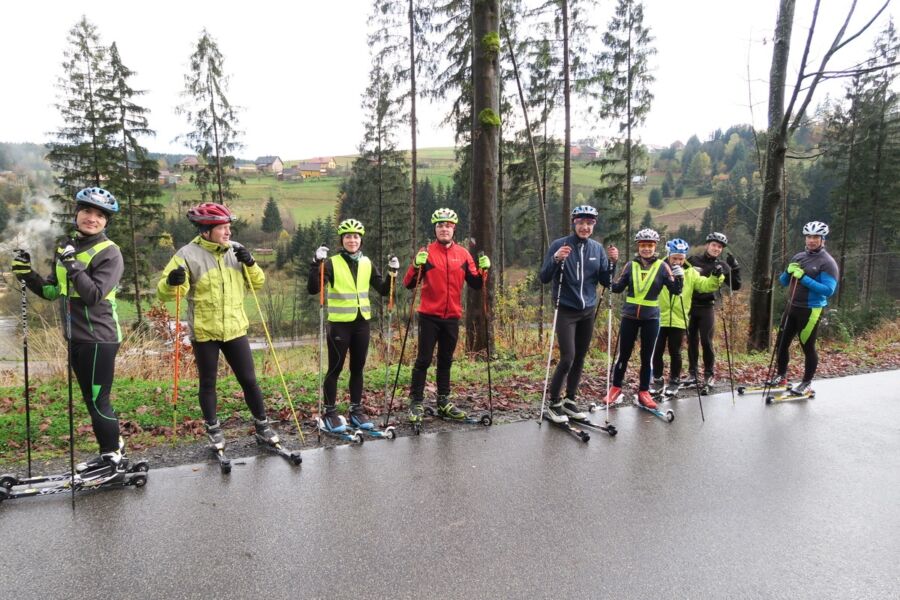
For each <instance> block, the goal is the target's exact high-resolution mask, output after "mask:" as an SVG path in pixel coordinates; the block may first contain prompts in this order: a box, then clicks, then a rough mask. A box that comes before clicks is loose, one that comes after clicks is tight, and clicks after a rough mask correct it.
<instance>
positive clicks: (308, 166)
mask: <svg viewBox="0 0 900 600" xmlns="http://www.w3.org/2000/svg"><path fill="white" fill-rule="evenodd" d="M297 168H298V169H300V170H301V171H321V170H322V163H317V162H302V163H300V164H298V165H297Z"/></svg>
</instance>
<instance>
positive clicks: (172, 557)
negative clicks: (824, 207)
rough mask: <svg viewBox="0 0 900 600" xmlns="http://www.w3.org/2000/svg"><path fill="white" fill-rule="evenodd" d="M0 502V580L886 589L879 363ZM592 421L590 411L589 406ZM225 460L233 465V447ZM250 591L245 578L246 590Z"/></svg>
mask: <svg viewBox="0 0 900 600" xmlns="http://www.w3.org/2000/svg"><path fill="white" fill-rule="evenodd" d="M816 387H817V390H818V397H817V398H816V399H815V400H812V401H808V402H794V403H786V404H781V405H776V406H765V405H764V403H763V401H762V399H761V398H760V397H759V396H745V397H738V401H737V405H736V406H735V407H732V402H731V396H730V394H726V395H718V396H713V397H708V398H704V409H705V412H706V423H705V424H704V423H701V420H700V413H699V410H698V407H697V400H696V397H688V398H685V399H680V400H677V401H676V402H674V403H667V404H666V405H664V406H669V405H670V406H672V407H673V408H674V409H675V411H676V414H677V417H676V419H675V422H674V423H672V424H667V423H665V422H663V421H661V420H659V419H656V418H655V417H653V416H652V415H650V414H649V413H646V412H644V411H639V410H638V409H636V408H633V407H623V408H620V409H618V410H615V411H611V412H612V415H611V416H612V420H613V422H614V423H615V424H616V426H617V427H618V429H619V436H618V437H616V438H614V439H610V438H608V437H607V436H606V435H605V434H603V433H600V432H597V433H594V434H592V439H591V441H590V442H589V443H588V444H583V443H581V442H579V441H577V440H575V439H574V438H572V437H570V436H568V435H567V434H565V433H564V432H562V431H560V430H557V429H555V428H552V427H551V426H549V425H548V424H545V425H544V426H543V427H540V428H539V427H538V426H537V425H536V424H535V423H534V422H524V423H517V424H512V425H503V426H498V427H493V428H489V429H484V428H480V427H474V428H473V429H472V431H467V432H455V433H445V434H437V435H422V436H421V437H419V438H412V437H410V438H401V439H398V440H396V441H393V442H390V441H377V442H376V441H370V442H367V443H366V444H365V445H364V446H363V447H361V448H358V447H348V446H342V447H337V448H333V449H330V450H318V451H310V452H306V453H304V462H303V465H302V467H299V468H295V467H291V466H290V465H289V464H288V463H287V462H286V461H284V460H282V459H280V458H278V457H275V456H271V457H262V458H259V459H249V460H246V461H245V462H244V463H243V464H235V466H234V470H233V472H232V473H231V475H230V476H227V477H225V476H222V475H220V474H219V472H218V468H217V466H216V465H215V464H213V463H209V464H203V465H195V466H193V467H179V468H171V469H160V470H153V471H151V473H150V477H151V479H150V483H149V484H148V485H147V486H146V487H145V488H143V489H134V488H127V489H121V490H114V491H102V492H97V493H90V494H84V495H81V496H79V497H78V499H77V506H76V509H75V511H74V512H73V511H72V510H71V509H70V505H69V499H68V496H55V497H48V498H40V499H26V500H18V501H9V502H4V503H3V505H2V507H0V539H2V545H3V552H2V555H3V556H2V560H0V582H2V587H0V596H2V597H4V598H38V597H53V598H62V597H71V598H112V597H133V598H138V597H140V598H259V597H266V598H344V597H346V598H351V597H363V596H381V597H388V598H415V597H439V598H526V597H528V598H551V597H555V598H564V597H576V596H577V597H582V598H585V597H590V598H599V597H609V598H897V597H898V595H900V560H898V559H900V419H898V416H897V407H898V401H900V391H898V388H900V372H897V371H894V372H889V373H880V374H875V375H864V376H858V377H850V378H845V379H839V380H828V381H821V382H817V386H816ZM601 418H602V417H598V416H597V415H595V420H600V419H601ZM239 462H240V461H236V463H239ZM263 595H265V596H263Z"/></svg>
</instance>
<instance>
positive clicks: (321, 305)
mask: <svg viewBox="0 0 900 600" xmlns="http://www.w3.org/2000/svg"><path fill="white" fill-rule="evenodd" d="M324 245H325V244H324V243H323V244H322V246H324ZM324 345H325V260H322V261H321V262H319V417H320V418H321V416H322V400H323V398H324V396H325V380H324V379H323V377H322V354H323V352H324ZM316 437H317V438H318V441H319V443H320V444H321V443H322V428H321V427H316Z"/></svg>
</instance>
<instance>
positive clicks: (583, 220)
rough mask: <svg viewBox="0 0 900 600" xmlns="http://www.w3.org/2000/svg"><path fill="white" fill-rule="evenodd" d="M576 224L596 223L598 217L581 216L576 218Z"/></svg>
mask: <svg viewBox="0 0 900 600" xmlns="http://www.w3.org/2000/svg"><path fill="white" fill-rule="evenodd" d="M574 223H575V224H576V225H596V224H597V219H592V218H590V217H581V218H578V219H575V220H574Z"/></svg>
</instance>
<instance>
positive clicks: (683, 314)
mask: <svg viewBox="0 0 900 600" xmlns="http://www.w3.org/2000/svg"><path fill="white" fill-rule="evenodd" d="M678 300H680V301H681V318H682V319H683V320H684V324H685V326H687V322H688V321H687V311H685V310H684V297H683V296H682V295H681V294H678ZM726 347H727V344H726ZM678 352H679V354H680V353H681V343H680V342H679V344H678ZM669 366H671V365H669ZM694 388H695V389H696V390H697V402H698V403H699V404H700V419H702V420H703V422H704V423H706V416H705V415H704V414H703V399H702V398H701V397H700V384H699V383H698V384H697V385H695V386H694Z"/></svg>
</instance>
